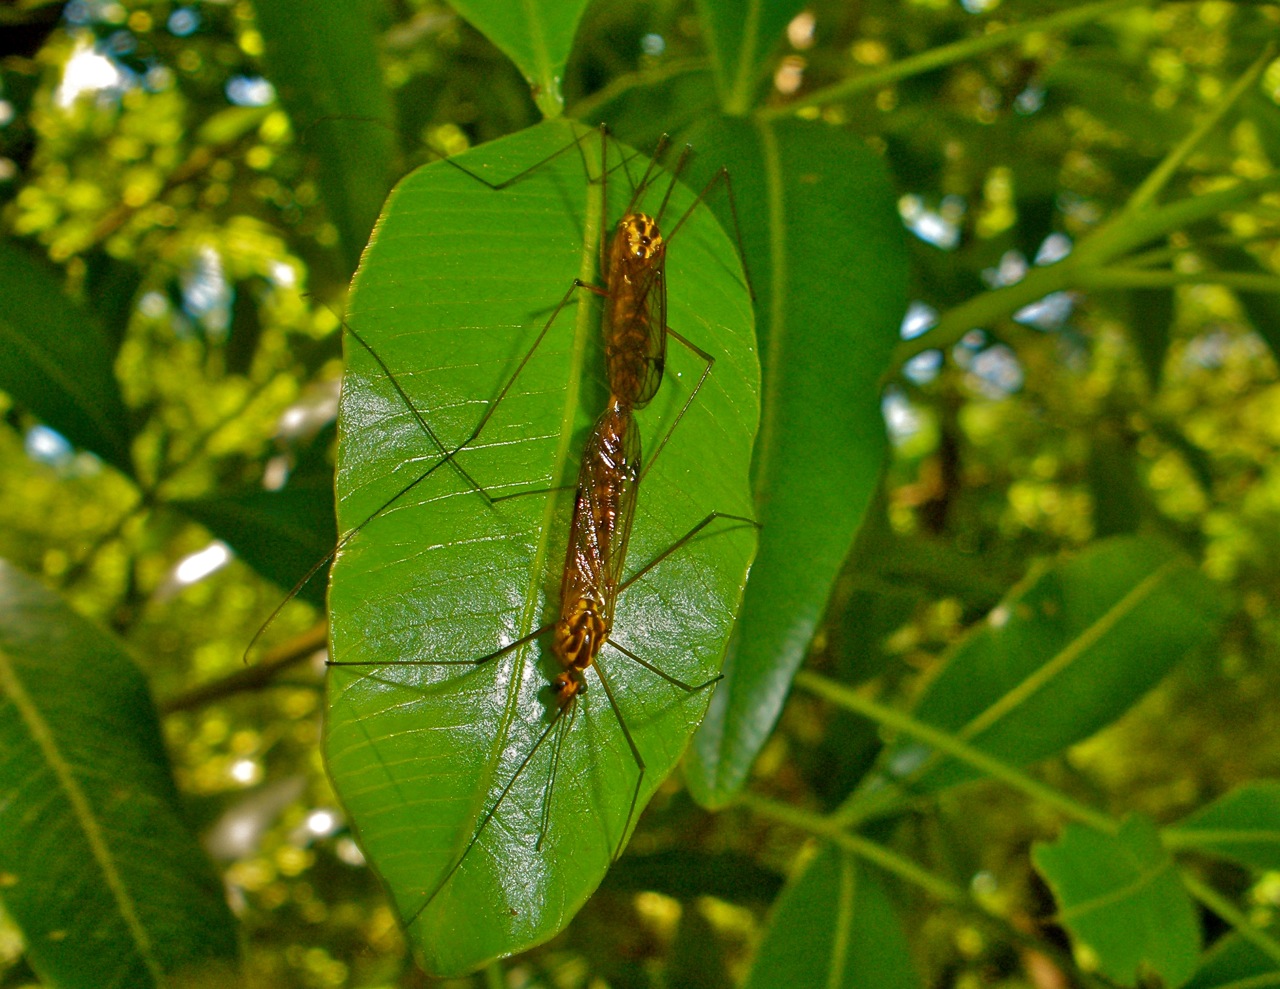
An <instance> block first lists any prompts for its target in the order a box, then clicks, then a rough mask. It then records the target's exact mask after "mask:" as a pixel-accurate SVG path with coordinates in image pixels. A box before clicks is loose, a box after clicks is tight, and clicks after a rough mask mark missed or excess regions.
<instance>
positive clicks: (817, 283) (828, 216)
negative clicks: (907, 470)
mask: <svg viewBox="0 0 1280 989" xmlns="http://www.w3.org/2000/svg"><path fill="white" fill-rule="evenodd" d="M692 139H693V140H694V141H696V146H697V148H698V149H699V156H698V159H697V161H698V163H699V164H700V165H701V168H702V170H703V171H704V173H705V172H706V171H709V170H710V169H711V167H713V166H718V165H719V164H721V163H725V164H727V165H728V167H729V169H730V171H731V173H732V175H733V184H734V191H735V193H736V200H737V207H738V216H739V218H740V219H741V221H742V232H743V240H744V241H745V252H746V256H747V260H748V264H749V266H750V270H751V275H752V280H753V283H754V285H755V289H756V295H757V312H759V313H760V314H761V320H760V338H761V362H762V364H763V367H764V376H765V377H764V415H763V419H762V425H761V430H760V438H759V442H758V444H757V446H756V450H755V460H754V464H753V468H752V470H753V485H754V489H755V496H756V503H757V505H758V506H759V512H760V515H759V517H760V521H761V523H762V524H763V529H762V530H761V533H760V555H759V557H758V559H757V561H756V564H755V566H754V567H753V569H752V573H751V582H750V584H749V586H748V587H747V595H746V600H745V601H744V604H743V611H742V618H741V620H740V621H739V623H738V627H737V630H736V631H735V633H734V638H733V642H732V644H731V646H730V649H729V656H728V659H727V661H726V664H725V682H724V683H723V684H722V685H721V687H720V689H719V690H718V691H717V692H716V697H715V700H714V701H713V702H712V707H711V711H710V713H709V714H708V716H707V720H706V723H705V724H704V725H703V727H702V729H701V730H700V731H699V733H698V736H697V739H696V741H695V747H694V752H695V755H696V758H695V759H693V760H691V761H690V763H689V765H688V777H689V784H690V789H691V790H692V791H693V793H694V795H695V796H696V797H697V798H698V799H699V800H700V801H702V802H703V803H706V804H709V805H713V806H715V805H720V804H724V803H726V802H728V801H729V800H731V799H732V798H733V796H734V794H736V793H737V792H738V790H739V789H740V788H741V787H742V785H743V783H744V782H745V781H746V779H747V774H748V772H749V771H750V769H751V764H752V763H753V762H754V761H755V757H756V754H757V753H758V752H759V751H760V747H761V746H762V745H763V744H764V742H765V739H766V738H768V736H769V733H770V732H771V731H772V730H773V726H774V724H775V723H776V722H777V719H778V716H779V714H780V713H781V711H782V705H783V702H784V701H785V699H786V695H787V691H788V690H789V689H790V686H791V677H792V676H793V675H794V674H795V671H796V670H797V669H798V668H799V666H800V663H801V662H802V661H803V660H804V657H805V654H806V653H807V651H808V647H809V642H810V640H811V639H812V637H813V633H814V630H815V628H816V627H817V624H818V621H819V620H820V618H821V616H822V615H823V613H824V612H825V610H826V607H827V599H828V597H829V596H830V593H831V587H832V584H833V583H834V581H835V579H836V576H837V575H838V574H839V572H840V567H841V564H842V563H843V561H844V559H845V557H846V556H847V555H848V553H849V549H850V547H851V546H852V544H853V539H854V536H855V535H856V534H857V531H858V527H859V526H860V525H861V523H862V520H863V518H864V517H865V514H866V510H867V506H868V505H869V504H870V501H871V495H872V493H873V492H874V490H875V486H876V484H877V481H878V478H879V474H880V469H881V466H882V463H883V460H884V457H885V454H886V450H887V445H886V441H885V433H884V421H883V418H882V416H881V413H880V390H879V384H878V382H879V378H880V376H881V375H882V374H883V373H884V371H885V369H886V368H887V367H888V364H889V360H890V355H891V353H892V350H893V347H894V345H895V343H896V342H897V340H898V326H899V323H900V322H901V318H902V312H903V309H904V307H905V305H906V249H905V245H904V242H903V234H902V227H901V223H900V221H899V219H898V216H897V212H896V210H895V207H894V202H895V197H894V194H893V191H892V188H891V187H890V185H889V182H888V180H887V177H886V174H885V170H884V167H883V165H882V164H881V162H880V161H879V159H877V158H876V156H875V155H874V154H872V153H871V151H870V150H868V148H867V147H866V146H865V145H864V144H863V142H862V141H861V140H860V139H859V138H857V137H856V136H854V135H852V134H849V133H847V132H845V131H841V130H837V129H836V128H833V127H829V126H827V125H825V124H819V123H803V122H799V121H789V122H785V123H780V124H776V125H771V124H758V125H753V124H750V123H747V122H745V121H742V120H732V119H728V118H722V119H719V120H715V121H713V122H710V123H708V124H707V125H706V126H705V127H702V128H699V129H698V130H697V131H696V132H695V133H694V134H693V135H692ZM714 203H715V206H716V208H717V210H719V211H720V213H721V216H722V219H724V218H725V217H726V216H727V214H728V199H727V197H725V196H723V195H720V196H717V197H716V198H715V200H714Z"/></svg>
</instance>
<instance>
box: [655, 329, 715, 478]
mask: <svg viewBox="0 0 1280 989" xmlns="http://www.w3.org/2000/svg"><path fill="white" fill-rule="evenodd" d="M664 332H665V333H667V334H668V335H669V336H672V337H675V338H676V340H678V341H679V342H680V343H682V344H684V345H685V347H687V348H688V349H689V350H690V351H691V352H692V353H694V354H696V355H697V356H698V357H701V358H702V360H703V368H702V374H701V376H700V377H699V378H698V383H697V384H696V385H694V386H693V390H692V391H691V392H689V397H688V398H686V399H685V400H684V405H682V406H681V407H680V412H679V413H678V414H677V415H676V417H675V419H674V420H673V421H672V423H671V425H670V426H669V427H668V428H667V431H666V432H665V433H664V434H663V436H662V439H661V440H660V441H659V442H658V445H657V446H656V447H654V450H653V456H651V457H650V458H649V462H648V463H647V464H645V466H644V470H643V471H641V473H640V480H641V481H643V480H644V479H645V477H646V475H648V473H649V471H650V470H651V469H652V468H653V464H654V461H656V460H657V459H658V455H659V454H660V453H662V450H663V448H664V447H665V446H666V445H667V440H669V439H671V434H672V433H674V432H675V431H676V427H677V426H678V425H680V420H681V419H683V418H684V414H685V413H686V412H688V411H689V406H691V405H692V404H693V400H694V399H695V398H697V397H698V392H699V391H701V390H702V386H703V385H704V384H705V383H706V381H707V378H708V376H709V375H710V374H711V369H712V368H713V367H714V366H715V363H716V359H715V358H714V357H712V356H711V355H710V354H708V353H707V352H706V351H705V350H703V349H702V348H701V347H699V346H698V345H697V344H696V343H694V342H693V341H691V340H689V339H688V338H687V337H685V336H683V335H682V334H680V333H677V332H676V331H675V330H673V329H672V328H671V327H669V326H667V327H665V328H664Z"/></svg>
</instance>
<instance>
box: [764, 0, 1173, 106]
mask: <svg viewBox="0 0 1280 989" xmlns="http://www.w3.org/2000/svg"><path fill="white" fill-rule="evenodd" d="M1147 2H1148V0H1101V2H1099V3H1088V4H1082V5H1080V6H1078V7H1068V8H1067V9H1065V10H1062V11H1059V12H1058V13H1056V14H1051V15H1049V16H1048V17H1041V18H1040V19H1038V20H1031V21H1026V22H1024V23H1022V24H1015V25H1013V26H1011V27H1007V28H1004V29H1002V30H999V31H992V32H991V33H990V34H981V35H978V36H977V37H973V38H965V39H964V40H963V41H956V42H953V43H952V44H949V45H942V46H941V47H939V48H932V49H930V50H929V51H926V52H921V53H920V54H919V55H912V56H911V57H910V58H904V59H902V60H900V61H897V62H893V63H891V64H889V65H886V66H884V67H883V68H880V69H875V70H873V71H871V72H866V73H864V74H862V75H860V76H856V77H854V78H853V79H846V80H845V81H843V82H839V83H836V84H835V85H834V86H828V87H827V88H826V89H819V90H817V91H816V92H813V93H810V94H809V95H808V96H805V97H802V98H801V99H798V100H793V101H792V102H790V103H784V104H781V105H779V106H772V107H766V108H765V109H762V110H760V111H758V112H757V114H756V116H757V117H758V118H760V119H762V120H773V119H776V118H778V117H790V116H792V115H793V114H794V113H795V112H796V111H797V110H800V109H803V108H804V107H811V106H825V105H826V104H829V103H840V102H843V101H845V100H848V99H851V98H852V97H854V96H858V95H861V94H862V93H865V92H868V91H869V90H874V89H879V88H880V87H881V86H885V85H887V84H889V83H891V82H896V81H898V80H899V79H906V78H908V77H910V76H917V75H921V74H922V73H925V72H931V71H933V70H934V69H940V68H943V67H944V66H947V65H953V64H955V63H956V62H964V61H968V60H969V59H972V58H974V57H976V56H978V55H981V54H983V53H984V52H989V51H992V50H994V49H996V48H1003V47H1004V46H1006V45H1012V44H1014V43H1016V42H1018V41H1021V40H1022V39H1023V38H1025V37H1027V36H1028V35H1031V34H1037V33H1040V32H1042V31H1058V30H1066V29H1068V28H1073V27H1076V26H1077V25H1080V24H1089V23H1092V22H1093V21H1096V20H1097V19H1098V18H1100V17H1105V16H1106V15H1107V14H1112V13H1115V12H1116V11H1119V10H1124V9H1125V8H1127V7H1137V6H1140V5H1144V4H1146V3H1147Z"/></svg>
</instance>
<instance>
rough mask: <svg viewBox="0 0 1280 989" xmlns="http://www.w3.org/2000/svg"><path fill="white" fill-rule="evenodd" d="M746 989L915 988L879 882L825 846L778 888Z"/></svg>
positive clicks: (904, 946)
mask: <svg viewBox="0 0 1280 989" xmlns="http://www.w3.org/2000/svg"><path fill="white" fill-rule="evenodd" d="M746 985H747V989H773V987H775V986H825V987H827V989H841V987H848V989H862V987H865V986H875V987H876V989H918V987H919V985H920V979H919V976H917V975H916V972H915V969H914V968H913V967H912V964H911V952H910V950H909V948H908V947H907V941H906V937H905V935H904V934H903V931H902V925H901V923H899V921H898V917H897V914H896V913H895V911H894V909H893V905H892V904H891V903H890V902H889V897H888V896H887V895H886V893H885V891H884V888H883V886H881V884H880V880H879V878H878V877H877V876H876V874H875V873H874V872H872V871H871V870H870V869H868V868H867V867H866V866H865V865H863V864H861V863H860V862H859V861H858V860H857V859H855V858H854V857H853V856H852V855H850V854H848V853H847V852H843V851H841V850H840V849H838V848H836V847H835V846H828V847H827V848H825V849H824V850H823V851H822V852H821V853H819V854H818V855H817V856H815V857H814V858H813V860H812V861H811V862H809V863H808V865H807V866H806V867H805V869H804V871H803V872H802V873H801V874H800V875H799V876H798V877H797V878H796V879H795V880H793V881H792V882H791V884H790V885H789V886H788V887H787V888H786V889H785V890H784V891H783V893H782V897H781V898H780V899H779V900H778V903H777V906H776V907H775V908H774V912H773V917H772V919H771V920H770V922H769V930H768V931H767V932H766V934H765V936H764V940H763V941H762V942H761V943H760V950H759V951H758V952H756V959H755V962H754V964H753V965H752V966H751V974H750V975H749V976H748V977H747V983H746Z"/></svg>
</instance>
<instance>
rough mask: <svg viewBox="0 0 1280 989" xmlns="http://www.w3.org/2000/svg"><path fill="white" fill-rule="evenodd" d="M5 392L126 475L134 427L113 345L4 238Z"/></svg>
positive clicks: (1, 367)
mask: <svg viewBox="0 0 1280 989" xmlns="http://www.w3.org/2000/svg"><path fill="white" fill-rule="evenodd" d="M0 388H3V389H4V390H5V391H7V392H8V393H9V394H10V395H12V396H13V397H14V399H15V400H17V401H18V402H20V403H21V404H22V405H23V406H25V407H26V408H27V409H29V410H30V411H31V412H32V413H34V414H35V415H37V416H39V417H40V418H41V419H43V420H44V421H45V422H46V423H48V424H49V425H50V426H52V427H53V428H54V429H56V430H58V432H60V433H62V434H63V435H64V436H65V437H66V438H67V439H68V440H70V441H71V442H72V443H73V444H75V445H76V446H79V447H83V448H84V449H86V450H92V451H93V452H94V453H96V454H97V455H98V456H100V457H102V459H103V460H106V461H107V462H108V463H110V464H112V465H113V466H115V467H118V468H119V469H120V470H122V471H124V472H125V473H126V474H128V473H131V472H132V470H133V466H132V462H131V460H130V457H129V426H128V416H127V414H126V413H125V408H124V402H123V400H122V399H121V398H120V390H119V388H118V386H117V384H116V378H115V373H114V369H113V367H112V348H111V347H110V346H109V344H108V341H107V339H106V336H105V335H104V334H103V331H102V329H101V327H99V326H98V324H97V323H96V322H95V321H94V319H93V317H92V316H90V315H89V313H87V312H86V311H85V310H83V309H81V308H80V307H79V306H77V305H76V304H75V303H74V302H72V301H71V299H69V298H68V297H67V296H66V294H65V293H64V292H63V291H62V285H61V283H60V282H59V281H58V279H57V278H56V277H55V276H54V274H53V272H52V271H51V270H50V269H49V267H48V266H47V265H45V264H44V263H43V262H42V261H40V260H38V259H37V258H35V257H33V256H32V255H31V254H29V253H27V252H26V251H25V250H23V249H22V248H20V247H18V246H17V245H15V244H12V243H5V242H3V241H0Z"/></svg>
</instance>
